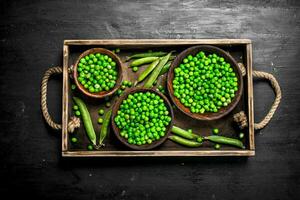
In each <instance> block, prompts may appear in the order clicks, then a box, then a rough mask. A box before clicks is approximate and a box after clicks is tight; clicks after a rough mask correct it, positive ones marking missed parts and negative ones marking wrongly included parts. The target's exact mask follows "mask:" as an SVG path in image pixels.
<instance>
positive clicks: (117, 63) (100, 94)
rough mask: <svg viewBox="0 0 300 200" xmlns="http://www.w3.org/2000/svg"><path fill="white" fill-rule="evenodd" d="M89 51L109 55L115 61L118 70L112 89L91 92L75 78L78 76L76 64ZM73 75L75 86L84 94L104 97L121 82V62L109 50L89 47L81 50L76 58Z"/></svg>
mask: <svg viewBox="0 0 300 200" xmlns="http://www.w3.org/2000/svg"><path fill="white" fill-rule="evenodd" d="M91 53H93V54H96V53H101V54H105V55H108V56H109V57H111V58H112V60H113V61H115V62H116V67H117V71H118V79H117V81H116V85H115V87H114V88H113V89H111V90H109V91H101V92H96V93H91V92H89V91H88V90H87V89H85V88H84V87H83V85H81V84H80V83H79V81H78V80H77V77H78V73H77V66H78V64H79V61H80V59H81V58H83V57H85V56H87V55H89V54H91ZM73 75H74V80H75V84H76V85H77V87H78V88H79V90H80V91H81V92H83V93H84V94H85V95H87V96H89V97H93V98H104V97H107V96H110V95H112V94H113V93H114V92H115V91H117V90H118V88H119V87H120V86H121V82H122V62H121V60H120V59H119V57H118V56H117V55H116V54H114V53H113V52H111V51H109V50H107V49H103V48H93V49H89V50H87V51H85V52H83V53H82V54H81V55H80V56H79V57H78V59H77V60H76V63H75V65H74V72H73Z"/></svg>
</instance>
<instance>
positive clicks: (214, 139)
mask: <svg viewBox="0 0 300 200" xmlns="http://www.w3.org/2000/svg"><path fill="white" fill-rule="evenodd" d="M204 139H205V140H209V141H211V142H215V143H221V144H228V145H232V146H236V147H239V148H241V149H245V146H244V144H243V143H242V142H241V141H240V140H238V139H234V138H229V137H224V136H217V135H210V136H206V137H204Z"/></svg>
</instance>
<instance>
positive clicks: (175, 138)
mask: <svg viewBox="0 0 300 200" xmlns="http://www.w3.org/2000/svg"><path fill="white" fill-rule="evenodd" d="M169 139H170V140H172V141H173V142H176V143H178V144H181V145H183V146H186V147H200V146H201V145H202V143H200V142H196V141H191V140H187V139H184V138H182V137H179V136H176V135H171V136H169Z"/></svg>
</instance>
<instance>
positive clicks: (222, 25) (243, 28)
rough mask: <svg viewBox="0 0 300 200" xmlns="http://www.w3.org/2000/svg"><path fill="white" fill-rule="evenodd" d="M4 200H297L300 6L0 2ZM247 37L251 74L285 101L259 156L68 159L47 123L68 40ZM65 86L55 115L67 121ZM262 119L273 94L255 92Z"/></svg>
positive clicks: (160, 0)
mask: <svg viewBox="0 0 300 200" xmlns="http://www.w3.org/2000/svg"><path fill="white" fill-rule="evenodd" d="M0 10H1V15H0V64H1V65H0V66H1V72H0V113H1V119H0V127H1V129H0V134H1V135H0V159H1V160H0V181H1V186H0V194H1V196H5V195H8V196H7V197H6V198H5V199H12V197H16V196H21V197H23V198H25V197H26V196H28V197H32V198H34V197H39V198H40V199H65V200H66V199H72V200H75V199H139V200H140V199H297V197H298V198H299V196H300V192H299V189H300V145H299V144H300V134H299V133H300V103H299V100H300V65H299V58H300V37H299V36H300V12H299V11H300V2H299V1H296V0H295V1H251V2H249V1H247V0H244V1H241V2H236V1H232V0H227V1H219V0H213V1H209V2H208V1H179V0H177V1H165V0H157V1H127V2H125V1H115V0H114V1H109V0H107V1H91V0H85V1H81V0H77V1H58V0H54V1H15V0H14V1H1V3H0ZM101 38H131V39H135V38H249V39H251V40H252V41H253V47H254V49H253V54H254V55H253V58H254V61H253V66H254V69H256V70H262V71H266V72H270V73H272V74H274V75H275V76H276V77H277V79H278V81H279V83H280V85H281V87H282V91H283V99H282V103H281V105H280V107H279V109H278V111H277V112H276V114H275V116H274V118H273V119H272V121H271V123H270V124H269V126H267V127H266V128H265V129H263V130H262V131H260V132H258V133H256V139H255V143H256V156H255V157H251V158H248V159H247V158H235V157H234V158H218V157H216V158H193V159H189V158H185V159H178V158H168V159H159V158H156V159H155V158H152V159H145V158H144V159H142V158H139V159H97V158H96V159H62V158H61V157H60V149H61V138H60V133H59V132H55V131H52V130H51V129H50V128H49V127H48V126H47V125H46V124H45V122H44V121H43V119H42V116H41V112H40V105H39V98H40V82H41V77H42V75H43V72H44V71H45V70H46V69H47V68H49V67H51V66H56V65H61V64H62V44H63V40H64V39H101ZM61 87H62V81H61V76H58V77H57V78H54V80H52V81H51V82H50V86H49V97H48V99H49V109H50V111H51V115H53V117H54V118H55V120H56V121H59V120H61V95H62V94H61ZM254 96H255V99H254V104H255V119H256V121H259V120H260V119H262V117H263V116H264V115H265V114H266V112H267V111H268V109H269V107H270V105H271V103H272V100H273V98H274V94H273V92H272V90H271V88H270V86H269V85H268V84H267V83H266V82H262V81H255V84H254Z"/></svg>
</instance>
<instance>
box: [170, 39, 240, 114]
mask: <svg viewBox="0 0 300 200" xmlns="http://www.w3.org/2000/svg"><path fill="white" fill-rule="evenodd" d="M199 51H204V52H205V53H209V54H212V53H215V54H217V55H218V56H222V57H223V58H224V59H225V61H226V62H227V63H230V65H231V66H232V68H233V70H234V72H235V73H236V75H237V78H238V91H236V93H235V97H234V99H233V100H232V101H231V103H230V104H229V105H228V106H226V107H222V108H221V109H220V110H219V111H218V112H217V113H213V112H207V113H203V114H199V113H192V112H191V111H190V109H189V108H187V107H185V106H184V105H183V104H182V103H181V102H180V100H179V99H178V98H176V97H175V96H174V91H173V85H172V83H173V78H174V69H175V68H176V67H177V66H179V65H180V63H182V61H183V59H184V58H185V57H187V56H188V55H190V54H191V55H193V56H195V55H196V54H197V53H198V52H199ZM167 88H168V92H169V95H170V97H171V100H172V101H173V103H174V104H175V105H176V107H177V108H178V109H179V110H181V111H182V112H184V113H185V114H186V115H188V116H190V117H192V118H194V119H198V120H216V119H219V118H221V117H224V116H225V115H227V114H228V113H230V112H231V111H232V110H233V109H234V108H235V107H236V105H237V104H238V102H239V100H240V99H241V96H242V91H243V79H242V73H241V71H240V68H239V67H238V64H237V62H236V61H235V60H234V58H232V57H231V55H229V54H228V53H227V52H225V51H224V50H222V49H220V48H218V47H215V46H209V45H199V46H194V47H191V48H188V49H186V50H184V51H183V52H181V53H180V54H179V55H178V56H177V57H176V59H175V60H174V61H173V62H172V65H171V67H170V69H169V72H168V77H167Z"/></svg>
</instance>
